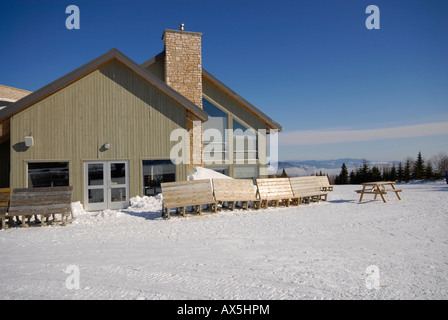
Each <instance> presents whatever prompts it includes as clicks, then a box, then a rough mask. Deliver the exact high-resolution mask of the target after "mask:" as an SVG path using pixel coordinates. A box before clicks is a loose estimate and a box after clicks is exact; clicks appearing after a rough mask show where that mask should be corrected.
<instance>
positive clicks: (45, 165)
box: [28, 162, 69, 188]
mask: <svg viewBox="0 0 448 320" xmlns="http://www.w3.org/2000/svg"><path fill="white" fill-rule="evenodd" d="M68 185H69V165H68V162H30V163H28V187H29V188H39V187H62V186H68Z"/></svg>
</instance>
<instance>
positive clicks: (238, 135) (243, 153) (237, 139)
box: [233, 120, 258, 164]
mask: <svg viewBox="0 0 448 320" xmlns="http://www.w3.org/2000/svg"><path fill="white" fill-rule="evenodd" d="M257 139H258V138H257V133H256V132H255V130H253V129H249V128H248V127H246V126H244V125H243V124H241V123H240V122H238V121H236V120H233V155H234V163H237V164H243V163H248V162H249V163H250V162H253V163H255V162H256V160H257V159H258V141H257Z"/></svg>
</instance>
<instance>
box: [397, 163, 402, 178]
mask: <svg viewBox="0 0 448 320" xmlns="http://www.w3.org/2000/svg"><path fill="white" fill-rule="evenodd" d="M397 180H398V182H401V181H403V180H404V170H403V164H402V163H401V162H400V163H398V170H397Z"/></svg>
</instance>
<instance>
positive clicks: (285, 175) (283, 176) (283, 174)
mask: <svg viewBox="0 0 448 320" xmlns="http://www.w3.org/2000/svg"><path fill="white" fill-rule="evenodd" d="M280 177H281V178H287V177H288V175H287V174H286V171H285V168H283V171H282V174H281V175H280Z"/></svg>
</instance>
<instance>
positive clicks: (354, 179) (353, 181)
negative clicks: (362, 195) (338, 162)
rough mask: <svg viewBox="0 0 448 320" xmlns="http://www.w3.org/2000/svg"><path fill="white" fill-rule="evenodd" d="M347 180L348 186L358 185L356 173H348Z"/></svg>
mask: <svg viewBox="0 0 448 320" xmlns="http://www.w3.org/2000/svg"><path fill="white" fill-rule="evenodd" d="M349 179H350V184H358V183H359V182H358V179H357V177H356V173H355V171H353V170H352V171H351V172H350V176H349Z"/></svg>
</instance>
